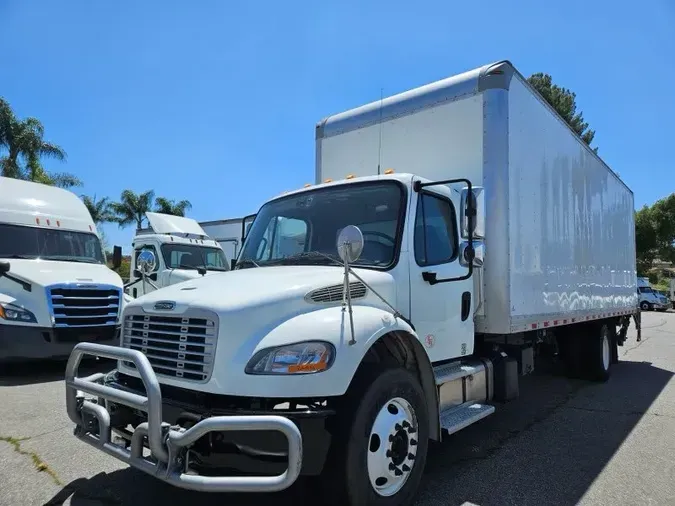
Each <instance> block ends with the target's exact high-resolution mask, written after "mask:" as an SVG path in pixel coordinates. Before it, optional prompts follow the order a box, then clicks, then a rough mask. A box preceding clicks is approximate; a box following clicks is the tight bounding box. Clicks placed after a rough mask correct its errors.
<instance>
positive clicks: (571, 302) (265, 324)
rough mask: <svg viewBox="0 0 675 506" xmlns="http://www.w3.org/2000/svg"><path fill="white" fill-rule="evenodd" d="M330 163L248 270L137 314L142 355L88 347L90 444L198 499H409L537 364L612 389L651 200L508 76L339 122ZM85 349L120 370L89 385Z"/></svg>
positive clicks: (322, 152)
mask: <svg viewBox="0 0 675 506" xmlns="http://www.w3.org/2000/svg"><path fill="white" fill-rule="evenodd" d="M380 138H381V150H380ZM378 162H381V163H378ZM316 165H317V166H316V178H317V183H318V184H316V185H315V186H312V187H309V188H303V189H300V190H297V191H295V192H291V193H287V194H285V195H281V196H279V197H277V198H274V199H271V200H270V201H268V202H267V203H265V204H264V205H263V206H262V207H261V208H260V210H259V212H258V213H257V215H256V218H255V220H254V222H253V224H252V226H251V228H250V231H249V233H248V235H247V236H246V239H245V242H244V246H243V250H242V252H241V253H240V255H239V257H238V259H237V264H236V266H235V269H234V270H233V271H232V272H229V273H227V274H224V275H216V276H211V277H207V278H203V279H198V280H193V281H189V282H186V283H183V284H181V285H177V286H175V287H169V288H166V289H163V290H160V291H157V292H155V293H154V294H151V295H149V296H146V297H144V298H142V299H140V300H137V301H133V302H131V303H130V304H129V305H128V306H127V308H126V309H125V312H124V336H125V346H124V347H120V348H113V347H105V346H97V345H80V346H78V347H77V348H76V350H74V352H73V355H72V356H71V359H70V361H69V364H68V367H67V373H66V385H67V392H68V393H67V408H68V413H69V416H70V418H71V420H72V421H73V422H74V423H75V424H76V435H77V437H79V438H81V439H82V440H83V441H86V442H87V443H89V444H91V445H93V446H95V447H97V448H99V449H101V450H102V451H104V452H106V453H108V454H110V455H114V456H115V457H117V458H119V459H121V460H123V461H124V462H127V463H129V464H131V465H132V466H134V467H136V468H138V469H141V470H143V471H145V472H147V473H150V474H152V475H153V476H155V477H157V478H159V479H161V480H164V481H166V482H168V483H171V484H173V485H176V486H178V487H183V488H187V489H194V490H202V491H212V492H217V491H248V492H264V491H275V490H280V489H284V488H286V487H288V486H289V485H291V484H292V483H293V482H294V481H295V480H296V478H297V477H298V476H299V475H300V474H302V475H308V476H317V475H318V476H319V477H320V478H321V479H323V485H324V487H326V488H324V490H323V494H322V500H326V499H334V500H335V501H336V503H337V504H341V505H366V504H380V505H403V504H410V503H411V502H412V501H413V498H414V497H415V494H416V489H417V488H418V485H419V483H420V480H421V477H422V472H423V468H424V463H425V459H426V456H427V448H428V443H429V441H430V440H436V441H438V440H441V439H442V438H443V437H444V436H445V435H446V434H451V433H454V432H457V431H458V430H460V429H462V428H464V427H466V426H468V425H470V424H472V423H475V422H478V421H479V420H481V419H483V418H484V417H486V416H488V415H490V414H491V413H493V412H494V410H495V406H498V405H499V404H500V403H502V402H506V401H508V400H510V399H513V398H514V397H516V396H517V395H518V379H519V376H520V375H523V374H528V373H530V372H531V371H532V370H533V367H534V364H535V360H539V359H544V358H547V357H548V358H553V359H556V357H560V358H561V359H562V360H563V361H564V363H565V365H566V366H567V369H568V370H569V372H570V373H571V374H573V375H577V376H583V377H586V378H589V379H593V380H598V381H604V380H606V379H607V378H608V377H609V375H610V372H611V367H612V364H614V363H615V362H617V360H618V352H617V346H620V345H622V344H623V343H624V341H625V339H626V334H627V329H628V326H629V324H630V321H631V316H634V317H635V321H636V325H637V326H638V327H639V311H638V306H637V288H636V269H635V248H634V243H635V241H634V223H633V195H632V193H631V191H630V190H629V189H628V188H627V187H626V186H625V185H624V183H622V182H621V180H620V179H619V178H618V177H617V176H616V175H615V174H614V173H613V172H612V171H611V170H610V169H609V168H608V167H607V166H606V165H605V164H604V163H603V162H602V160H600V158H598V157H597V156H596V155H595V154H594V153H593V151H592V150H590V149H589V148H588V146H587V145H586V144H584V143H583V141H581V139H580V138H579V137H578V136H577V135H576V134H575V133H574V132H573V131H572V130H571V129H570V128H569V127H568V126H567V125H566V124H565V122H564V121H563V120H562V119H561V118H560V117H559V116H558V115H557V114H556V113H555V112H554V111H553V110H552V109H551V108H550V107H549V106H548V105H547V104H546V103H545V102H544V101H543V99H542V98H541V97H540V96H538V95H537V94H536V93H535V92H534V91H533V90H532V88H530V87H529V85H528V84H527V81H526V80H525V79H524V78H523V76H522V75H520V74H519V73H518V72H517V71H516V70H515V69H514V68H513V66H511V64H510V63H508V62H499V63H496V64H493V65H488V66H485V67H481V68H478V69H476V70H473V71H470V72H466V73H464V74H460V75H458V76H454V77H451V78H449V79H446V80H443V81H440V82H437V83H433V84H430V85H428V86H423V87H421V88H418V89H415V90H411V91H408V92H406V93H402V94H400V95H396V96H392V97H389V98H387V99H385V100H383V101H382V102H381V103H380V102H377V103H373V104H369V105H366V106H363V107H360V108H358V109H354V110H351V111H347V112H344V113H341V114H337V115H335V116H331V117H329V118H327V119H325V120H323V121H322V122H320V123H319V124H318V126H317V139H316ZM378 165H380V166H381V167H387V168H389V167H393V168H395V169H396V171H395V172H393V173H392V171H391V170H381V171H378ZM378 172H381V174H379V175H378V174H377V173H378ZM299 237H302V239H303V240H298V238H299ZM289 238H290V240H286V239H289ZM282 243H283V244H284V247H281V246H280V244H282ZM293 247H295V250H293ZM638 332H639V330H638ZM87 354H93V355H98V356H103V357H109V358H116V359H118V367H117V369H116V370H115V371H114V372H113V373H112V374H108V375H105V376H104V375H102V374H100V375H96V376H92V377H88V378H80V377H78V376H77V367H78V363H79V361H80V359H81V358H82V356H84V355H87ZM78 392H80V393H79V394H78ZM82 392H87V393H88V394H89V395H91V396H94V397H96V398H101V399H103V400H104V401H103V402H102V403H101V402H97V401H96V400H95V399H94V400H92V399H91V398H84V397H83V396H84V394H82ZM113 435H116V436H118V439H116V440H115V441H114V440H113V439H112V438H113ZM148 450H149V452H148ZM144 452H145V453H144ZM234 470H236V472H235V471H234Z"/></svg>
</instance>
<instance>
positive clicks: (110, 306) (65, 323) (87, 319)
mask: <svg viewBox="0 0 675 506" xmlns="http://www.w3.org/2000/svg"><path fill="white" fill-rule="evenodd" d="M47 294H48V300H49V303H50V311H51V314H52V317H53V318H54V327H56V328H70V327H81V328H83V327H100V326H103V325H115V324H116V323H117V317H118V315H119V311H120V300H121V298H122V293H121V290H120V289H119V288H117V287H114V286H108V285H103V286H102V285H95V286H87V287H79V286H77V285H65V286H62V285H58V286H51V287H49V288H47Z"/></svg>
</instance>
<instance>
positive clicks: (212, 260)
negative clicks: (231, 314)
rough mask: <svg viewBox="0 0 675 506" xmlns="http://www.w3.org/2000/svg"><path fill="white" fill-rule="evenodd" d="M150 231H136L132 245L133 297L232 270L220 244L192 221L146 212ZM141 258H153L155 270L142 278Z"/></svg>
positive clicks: (130, 291)
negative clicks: (139, 267) (139, 265)
mask: <svg viewBox="0 0 675 506" xmlns="http://www.w3.org/2000/svg"><path fill="white" fill-rule="evenodd" d="M145 216H146V218H147V219H148V225H149V227H148V228H145V229H140V230H137V231H136V235H135V237H134V241H133V243H132V244H131V247H132V255H131V266H130V276H129V283H127V284H126V285H125V291H126V293H128V294H129V295H130V296H132V297H133V298H136V297H140V296H141V295H144V294H146V293H149V292H152V291H154V290H157V289H159V288H163V287H165V286H170V285H173V284H175V283H180V282H182V281H186V280H188V279H195V278H198V277H201V276H205V275H207V274H214V273H216V272H223V271H227V270H229V269H230V263H229V262H228V258H227V257H226V256H225V253H224V251H223V249H222V248H221V246H220V244H218V242H217V241H216V240H214V239H213V238H212V237H209V235H208V234H207V232H206V231H205V230H204V229H203V228H202V227H201V226H200V225H199V223H197V222H196V221H195V220H193V219H192V218H187V217H184V216H173V215H169V214H162V213H152V212H148V213H145ZM139 258H146V259H147V258H150V259H152V260H151V261H152V262H153V264H152V269H151V270H150V271H149V272H148V273H146V275H145V276H144V275H142V273H141V272H140V271H139V270H138V263H139Z"/></svg>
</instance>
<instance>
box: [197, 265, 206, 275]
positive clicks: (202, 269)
mask: <svg viewBox="0 0 675 506" xmlns="http://www.w3.org/2000/svg"><path fill="white" fill-rule="evenodd" d="M197 272H198V273H199V274H201V275H202V276H204V275H205V274H206V269H204V267H197Z"/></svg>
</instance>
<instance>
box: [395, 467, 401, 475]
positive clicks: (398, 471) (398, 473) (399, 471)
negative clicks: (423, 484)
mask: <svg viewBox="0 0 675 506" xmlns="http://www.w3.org/2000/svg"><path fill="white" fill-rule="evenodd" d="M402 474H403V471H401V470H400V469H399V468H398V467H397V468H396V469H394V475H395V476H401V475H402Z"/></svg>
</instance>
